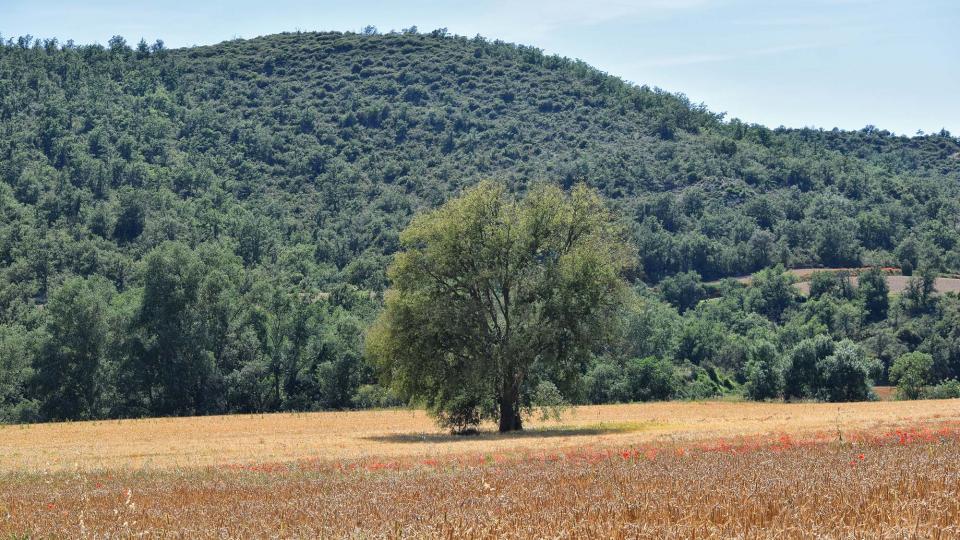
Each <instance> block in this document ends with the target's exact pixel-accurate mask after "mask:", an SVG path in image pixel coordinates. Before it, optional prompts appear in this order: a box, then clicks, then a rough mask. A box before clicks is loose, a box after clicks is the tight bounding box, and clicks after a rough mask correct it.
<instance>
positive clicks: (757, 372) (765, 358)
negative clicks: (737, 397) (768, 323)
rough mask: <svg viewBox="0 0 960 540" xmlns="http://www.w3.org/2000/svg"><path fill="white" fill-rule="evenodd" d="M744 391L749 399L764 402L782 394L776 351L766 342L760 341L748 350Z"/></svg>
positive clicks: (780, 369) (781, 375)
mask: <svg viewBox="0 0 960 540" xmlns="http://www.w3.org/2000/svg"><path fill="white" fill-rule="evenodd" d="M746 375H747V376H746V378H747V381H746V384H745V385H744V391H746V393H747V396H748V397H750V399H755V400H765V399H773V398H776V397H779V396H781V395H782V393H783V384H784V381H783V368H782V367H781V365H780V358H779V356H778V355H777V349H776V347H774V345H773V344H772V343H770V342H768V341H760V342H758V343H757V344H755V345H754V346H753V348H752V349H751V350H750V359H749V360H748V361H747V365H746Z"/></svg>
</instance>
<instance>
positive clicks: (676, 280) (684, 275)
mask: <svg viewBox="0 0 960 540" xmlns="http://www.w3.org/2000/svg"><path fill="white" fill-rule="evenodd" d="M660 294H661V295H662V296H663V299H664V300H666V301H667V302H670V304H672V305H673V306H674V307H676V308H677V309H679V310H680V313H683V312H684V311H686V310H688V309H690V308H692V307H694V306H696V305H697V303H699V302H700V300H703V299H704V298H706V295H707V293H706V291H705V290H704V288H703V284H702V283H701V281H700V274H697V273H696V272H681V273H679V274H676V275H673V276H670V277H668V278H665V279H664V280H663V281H661V282H660Z"/></svg>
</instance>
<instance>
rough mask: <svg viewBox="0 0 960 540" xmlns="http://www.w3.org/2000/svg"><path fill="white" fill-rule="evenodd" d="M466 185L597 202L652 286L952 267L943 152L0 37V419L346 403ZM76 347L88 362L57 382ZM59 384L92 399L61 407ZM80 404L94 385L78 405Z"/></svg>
mask: <svg viewBox="0 0 960 540" xmlns="http://www.w3.org/2000/svg"><path fill="white" fill-rule="evenodd" d="M482 178H494V179H499V180H503V181H505V182H506V183H508V185H510V186H511V187H512V188H514V189H515V190H517V191H522V190H523V189H524V187H525V186H526V185H527V184H529V183H530V182H533V181H540V180H546V181H550V182H558V183H561V184H562V185H564V186H570V185H572V184H574V183H578V182H585V183H587V184H589V185H592V186H595V187H597V188H598V189H599V190H600V191H601V192H602V193H603V194H605V195H606V196H607V197H609V199H610V200H611V203H612V205H613V206H614V207H615V208H616V209H617V211H618V212H619V214H620V215H621V216H623V218H624V219H625V220H628V221H629V222H630V223H631V224H632V227H633V228H634V229H635V231H636V239H637V244H638V246H639V248H640V250H639V252H640V254H641V255H640V257H641V260H640V261H638V262H639V267H640V268H641V269H642V272H641V273H640V274H639V275H640V276H641V277H642V279H643V280H644V281H646V282H647V283H650V284H655V283H657V282H659V281H660V280H661V279H663V278H665V277H668V276H671V275H674V274H677V273H678V272H685V271H696V272H698V273H699V274H700V275H701V276H702V278H703V279H716V278H720V277H724V276H731V275H739V274H744V273H748V272H753V271H756V270H758V269H761V268H764V267H767V266H771V265H773V264H776V263H784V264H785V265H787V266H818V265H823V266H853V265H866V264H883V265H893V266H904V267H906V268H907V269H909V268H912V267H916V266H918V265H920V264H924V265H927V266H932V267H935V268H938V269H940V270H946V271H956V270H960V244H958V234H960V233H958V218H957V216H960V199H958V194H960V144H958V140H957V139H956V138H954V137H952V136H951V135H950V134H949V133H946V132H942V133H940V134H937V135H927V136H920V137H911V138H907V137H896V136H893V135H891V134H890V133H888V132H885V131H881V130H877V129H873V128H866V129H863V130H860V131H856V132H846V131H837V130H834V131H822V130H812V129H802V130H788V129H777V130H771V129H767V128H765V127H762V126H757V125H750V124H745V123H742V122H740V121H737V120H733V121H725V120H724V119H723V118H722V115H718V114H715V113H712V112H710V111H708V110H706V109H705V108H704V107H702V106H698V105H693V104H691V103H690V102H689V101H688V100H687V99H685V98H684V97H683V96H679V95H673V94H669V93H666V92H662V91H659V90H656V89H650V88H647V87H639V86H634V85H631V84H627V83H625V82H623V81H621V80H620V79H617V78H615V77H612V76H608V75H606V74H604V73H601V72H599V71H597V70H595V69H593V68H591V67H590V66H588V65H586V64H584V63H582V62H579V61H572V60H568V59H564V58H558V57H554V56H546V55H544V54H542V53H541V52H540V51H538V50H537V49H534V48H530V47H523V46H515V45H510V44H504V43H500V42H490V41H487V40H484V39H479V38H477V39H466V38H461V37H452V36H447V35H446V34H445V32H442V31H437V32H432V33H429V34H418V33H415V32H403V33H399V34H389V35H379V34H375V33H369V34H363V35H361V34H340V33H291V34H280V35H273V36H268V37H263V38H257V39H252V40H236V41H230V42H225V43H221V44H219V45H214V46H209V47H193V48H186V49H166V48H164V47H163V45H162V43H160V42H158V43H156V44H154V45H147V44H146V43H141V44H140V45H138V46H135V47H130V46H128V45H127V44H126V43H125V42H124V41H123V40H122V39H120V38H115V39H113V40H111V41H110V44H109V46H108V47H101V46H74V45H73V44H66V45H64V44H59V43H57V42H56V41H52V40H51V41H39V40H32V39H31V38H29V37H26V38H20V39H11V40H8V42H7V43H6V45H5V46H3V47H0V215H2V222H0V347H2V349H3V350H0V357H2V358H0V362H5V363H6V364H5V365H3V366H0V410H8V411H9V410H13V409H16V408H17V407H20V409H17V410H19V411H20V412H17V413H8V414H7V416H8V417H11V415H12V416H16V415H20V416H19V417H29V416H30V415H31V414H35V415H39V417H41V418H62V417H71V416H72V417H97V416H123V415H137V414H147V413H150V414H182V413H190V412H210V411H225V410H265V409H275V408H310V407H317V406H324V407H343V406H349V405H350V404H351V402H352V403H356V399H357V395H356V389H357V388H358V386H359V385H361V384H363V383H365V382H372V379H371V374H370V373H369V370H368V368H366V367H364V366H362V364H361V363H360V362H359V361H358V358H359V355H360V351H359V348H360V345H359V343H360V335H361V334H362V330H363V326H364V324H365V322H366V321H368V320H369V318H370V316H371V315H372V314H373V313H375V312H376V310H377V309H378V305H379V303H378V295H377V294H376V293H379V292H380V291H382V290H383V289H384V288H385V286H386V278H385V274H384V268H385V266H386V264H387V263H388V261H389V256H390V255H391V254H392V253H393V252H394V251H395V250H396V248H397V236H398V232H399V230H401V228H402V227H403V226H404V225H405V224H406V223H407V222H408V221H409V220H410V218H411V216H413V215H414V214H415V213H417V212H418V211H420V210H423V209H425V208H432V207H435V206H437V205H438V204H440V203H441V202H443V201H444V200H446V199H448V198H449V197H451V196H453V195H455V194H457V193H458V192H459V191H460V190H461V188H463V187H464V186H468V185H472V184H474V183H476V182H477V181H479V180H480V179H482ZM921 259H922V260H921ZM371 293H373V294H371ZM85 317H86V318H87V319H85ZM84 328H86V329H92V331H93V332H94V333H95V332H97V331H102V334H103V335H94V336H93V337H90V336H80V335H79V334H83V332H81V330H82V329H84ZM58 332H60V333H62V334H63V335H64V336H74V334H77V336H74V337H70V338H69V339H67V338H64V339H59V338H58V337H57V336H58ZM71 332H73V334H71ZM51 336H53V337H51ZM58 339H59V341H58ZM71 339H72V340H74V341H70V340H71ZM64 340H66V341H64ZM77 350H81V351H87V352H88V353H90V354H86V353H85V354H84V355H81V356H82V357H83V358H93V357H96V358H97V360H96V362H94V363H93V364H89V365H80V364H78V363H77V362H72V363H71V362H67V364H68V367H66V368H65V367H64V360H63V358H64V356H63V355H65V354H66V355H69V354H70V353H69V351H77ZM64 351H68V352H64ZM23 359H26V360H23ZM18 362H19V363H18ZM64 369H72V370H75V372H76V376H77V377H80V378H84V377H88V378H89V377H93V378H94V379H95V380H90V381H87V383H88V384H86V385H80V386H77V385H76V384H73V383H71V384H73V386H64V385H65V384H66V383H64V382H63V381H62V380H61V379H62V373H63V370H64ZM104 373H107V374H108V375H109V376H103V374H104ZM97 374H100V375H97ZM102 380H112V381H114V382H115V384H112V385H109V386H110V387H109V388H106V387H104V388H98V389H96V390H95V391H94V390H90V391H89V392H88V393H86V394H84V392H86V390H85V391H84V392H80V391H79V390H76V388H80V387H82V388H89V387H90V386H91V385H93V386H97V384H99V382H98V381H102ZM181 380H182V381H186V382H182V383H181V382H179V381H181ZM369 391H370V392H374V390H373V389H370V390H369ZM31 392H34V394H33V395H44V396H47V395H63V396H64V397H63V399H62V400H61V402H59V403H58V402H56V400H53V402H52V403H51V402H50V400H45V401H44V400H40V401H38V400H36V399H34V400H33V401H31V398H29V395H31V394H30V393H31ZM58 393H59V394H58ZM74 394H77V395H74ZM80 394H83V395H80ZM105 395H107V396H108V397H109V399H107V398H105V397H104V396H105ZM361 397H362V396H361ZM351 400H353V401H351ZM78 403H79V405H78ZM21 409H22V410H21ZM24 411H26V412H24ZM76 411H80V412H79V413H78V412H76Z"/></svg>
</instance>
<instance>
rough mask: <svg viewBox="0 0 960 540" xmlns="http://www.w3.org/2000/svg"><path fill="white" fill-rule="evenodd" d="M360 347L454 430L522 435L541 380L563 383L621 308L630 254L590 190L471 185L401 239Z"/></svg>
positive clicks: (403, 390) (399, 387) (400, 388)
mask: <svg viewBox="0 0 960 540" xmlns="http://www.w3.org/2000/svg"><path fill="white" fill-rule="evenodd" d="M400 246H401V251H400V252H399V253H398V254H397V255H396V259H395V261H394V263H393V265H392V266H391V267H390V271H389V276H390V281H391V283H392V287H391V289H389V290H388V291H387V294H386V302H385V306H384V311H383V313H382V314H381V316H380V318H379V319H378V321H377V322H376V323H375V325H374V327H373V329H372V330H371V332H370V334H369V336H368V344H367V350H368V353H369V354H370V355H371V357H372V358H373V359H374V361H375V363H376V364H377V365H378V367H379V368H380V370H381V372H382V373H383V374H384V377H385V379H386V381H387V382H388V383H389V384H391V385H392V386H393V388H394V389H395V390H397V391H398V393H400V395H401V396H404V397H407V398H412V399H419V400H422V401H423V402H425V403H426V404H427V406H428V407H429V408H430V409H431V410H432V411H433V412H434V413H435V414H436V415H437V416H438V417H439V418H440V420H441V421H442V422H443V423H445V424H447V425H451V426H453V427H454V428H457V429H463V428H465V427H468V426H472V425H474V424H476V423H478V422H479V421H480V420H481V419H484V418H494V419H497V420H498V421H499V428H500V431H511V430H517V429H521V428H522V416H521V413H522V408H523V407H524V406H529V405H530V395H531V391H532V389H533V388H535V387H536V384H537V383H538V382H540V381H541V380H548V381H550V382H553V383H556V384H559V385H561V387H562V386H569V381H570V379H571V377H574V376H576V375H577V374H579V373H581V372H582V371H583V366H584V365H586V363H587V361H588V359H589V355H590V353H591V351H592V350H593V348H595V347H596V346H597V345H598V344H599V343H602V342H603V340H604V336H605V335H609V333H608V332H607V329H608V328H609V327H610V326H611V325H612V322H613V321H614V320H615V319H616V318H617V317H618V315H620V314H621V313H622V307H623V306H624V305H625V302H626V298H627V297H628V295H629V292H630V289H629V286H628V283H627V281H626V280H625V279H624V273H625V271H626V270H627V269H628V268H629V267H630V265H631V264H633V261H634V260H635V252H634V251H633V250H632V248H631V246H630V245H629V242H627V241H626V235H625V231H624V230H623V229H622V227H620V226H619V225H618V224H617V222H616V221H615V220H614V219H613V217H612V216H611V214H610V212H609V211H608V210H607V209H606V207H605V205H604V202H603V200H602V198H601V197H600V195H599V194H598V193H596V191H595V190H591V189H589V188H586V187H584V186H577V187H575V188H574V189H573V190H572V191H571V193H570V194H569V195H566V194H564V193H563V192H562V191H561V190H560V189H559V188H558V187H556V186H552V185H547V184H536V185H534V186H533V187H532V188H531V190H530V192H529V193H528V194H527V195H526V196H525V197H524V198H522V199H520V200H516V199H514V198H513V197H511V196H510V195H509V193H508V192H507V190H506V187H505V186H503V185H502V184H497V183H492V182H481V183H480V184H479V185H477V186H476V187H473V188H471V189H469V190H467V191H466V192H465V193H464V194H463V195H462V196H461V197H460V198H457V199H454V200H451V201H449V202H447V203H446V204H445V205H443V206H442V207H440V208H439V209H437V210H434V211H432V212H428V213H425V214H422V215H420V216H418V217H417V218H415V219H414V220H413V222H412V223H411V224H410V226H409V227H408V228H407V229H406V230H404V231H403V233H402V234H401V235H400Z"/></svg>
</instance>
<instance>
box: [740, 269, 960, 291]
mask: <svg viewBox="0 0 960 540" xmlns="http://www.w3.org/2000/svg"><path fill="white" fill-rule="evenodd" d="M865 270H867V269H866V268H793V269H791V270H788V272H789V273H790V274H792V275H793V276H794V278H796V280H797V282H796V287H797V289H799V290H800V292H802V293H803V294H805V295H806V294H810V276H812V275H813V274H814V272H841V271H847V272H850V273H851V277H850V282H851V283H852V284H853V286H854V287H856V286H857V282H858V279H857V276H856V274H857V273H859V272H862V271H865ZM883 270H884V271H885V273H886V274H887V276H886V279H887V286H888V287H890V294H901V293H903V291H905V290H907V284H908V283H910V276H904V275H900V273H899V272H900V270H899V269H897V268H884V269H883ZM736 280H737V281H739V282H741V283H747V284H749V283H750V282H751V281H753V277H752V276H743V277H739V278H736ZM934 289H935V290H936V292H938V293H941V294H943V293H948V292H956V293H960V278H955V277H938V278H937V279H936V281H935V282H934Z"/></svg>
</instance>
